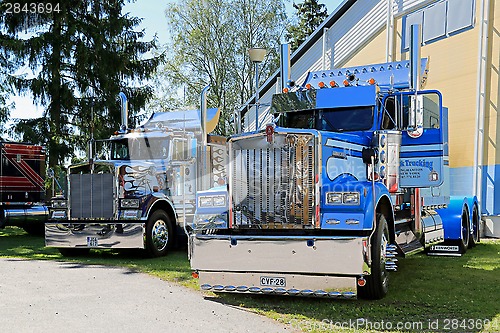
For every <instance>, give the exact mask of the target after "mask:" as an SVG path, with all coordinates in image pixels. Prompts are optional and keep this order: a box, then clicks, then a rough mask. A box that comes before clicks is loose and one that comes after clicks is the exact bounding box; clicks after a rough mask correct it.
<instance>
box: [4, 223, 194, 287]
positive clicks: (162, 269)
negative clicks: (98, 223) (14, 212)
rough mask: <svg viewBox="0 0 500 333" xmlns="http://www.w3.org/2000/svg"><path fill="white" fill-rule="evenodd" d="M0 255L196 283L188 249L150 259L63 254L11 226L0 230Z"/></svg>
mask: <svg viewBox="0 0 500 333" xmlns="http://www.w3.org/2000/svg"><path fill="white" fill-rule="evenodd" d="M0 257H16V258H25V259H37V260H60V261H65V262H70V263H74V265H76V266H74V268H78V265H105V266H121V267H127V268H129V269H130V270H131V271H132V272H133V271H136V272H143V273H148V274H152V275H155V276H157V277H159V278H161V279H165V280H169V281H175V282H179V283H181V284H185V285H190V286H193V285H194V282H193V281H192V278H191V269H190V267H189V262H188V260H187V254H186V251H185V250H173V251H171V252H170V253H169V254H168V255H167V256H165V257H161V258H147V257H146V255H145V252H144V251H142V250H91V251H90V252H89V253H88V254H86V255H80V256H74V257H63V256H62V255H61V254H60V253H59V251H58V250H57V249H55V248H48V247H45V241H44V238H43V237H36V236H31V235H29V234H27V233H26V232H25V231H24V230H22V229H19V228H15V227H7V228H5V229H3V230H0ZM124 274H131V272H126V273H124Z"/></svg>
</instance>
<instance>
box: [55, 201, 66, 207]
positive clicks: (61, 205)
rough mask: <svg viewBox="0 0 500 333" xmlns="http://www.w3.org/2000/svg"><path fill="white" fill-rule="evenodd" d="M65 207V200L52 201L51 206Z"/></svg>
mask: <svg viewBox="0 0 500 333" xmlns="http://www.w3.org/2000/svg"><path fill="white" fill-rule="evenodd" d="M66 207H68V202H67V201H66V200H54V201H52V208H66Z"/></svg>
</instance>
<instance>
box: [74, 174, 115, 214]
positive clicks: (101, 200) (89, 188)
mask: <svg viewBox="0 0 500 333" xmlns="http://www.w3.org/2000/svg"><path fill="white" fill-rule="evenodd" d="M69 180H70V192H69V193H70V217H71V218H73V219H75V218H76V219H82V218H83V219H86V218H104V219H111V218H113V175H112V174H111V173H103V174H72V175H70V176H69Z"/></svg>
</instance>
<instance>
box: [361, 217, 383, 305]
mask: <svg viewBox="0 0 500 333" xmlns="http://www.w3.org/2000/svg"><path fill="white" fill-rule="evenodd" d="M389 239H390V238H389V226H388V225H387V221H386V219H385V217H384V215H382V214H377V229H375V233H374V234H373V235H372V238H371V240H370V244H371V257H372V267H371V274H370V275H368V276H366V277H365V279H366V284H365V285H364V286H363V287H359V286H358V297H359V298H363V299H381V298H383V297H384V296H385V295H386V294H387V290H388V287H389V272H388V271H387V270H386V268H385V262H386V257H385V251H386V247H387V245H388V244H389Z"/></svg>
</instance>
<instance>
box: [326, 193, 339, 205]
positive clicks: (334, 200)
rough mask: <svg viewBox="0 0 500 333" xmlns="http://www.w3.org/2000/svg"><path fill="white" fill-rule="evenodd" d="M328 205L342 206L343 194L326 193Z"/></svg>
mask: <svg viewBox="0 0 500 333" xmlns="http://www.w3.org/2000/svg"><path fill="white" fill-rule="evenodd" d="M326 203H327V204H330V205H341V204H342V193H335V192H328V193H326Z"/></svg>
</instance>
